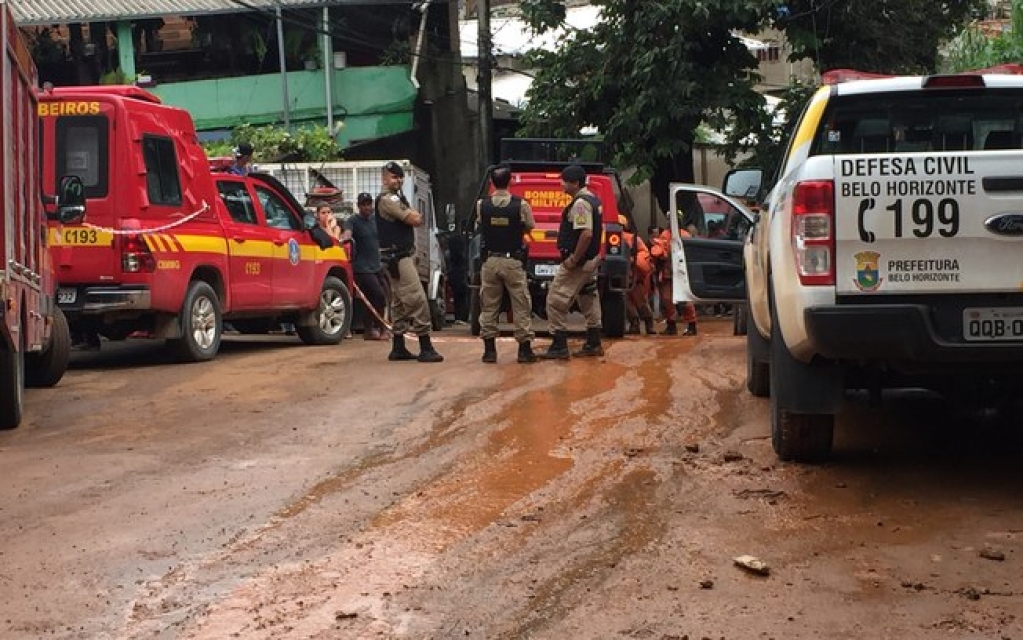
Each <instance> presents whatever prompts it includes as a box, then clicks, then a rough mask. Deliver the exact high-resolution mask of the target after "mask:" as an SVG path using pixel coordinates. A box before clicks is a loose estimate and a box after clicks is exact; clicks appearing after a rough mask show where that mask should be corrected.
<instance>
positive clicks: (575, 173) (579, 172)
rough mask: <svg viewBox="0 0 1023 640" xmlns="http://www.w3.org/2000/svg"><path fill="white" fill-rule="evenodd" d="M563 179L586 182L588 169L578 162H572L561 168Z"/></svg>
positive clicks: (580, 182)
mask: <svg viewBox="0 0 1023 640" xmlns="http://www.w3.org/2000/svg"><path fill="white" fill-rule="evenodd" d="M561 179H562V180H564V181H565V182H577V183H579V184H586V169H583V168H582V167H580V166H579V165H577V164H571V165H568V166H567V167H565V168H564V169H562V170H561Z"/></svg>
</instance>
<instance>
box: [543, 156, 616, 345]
mask: <svg viewBox="0 0 1023 640" xmlns="http://www.w3.org/2000/svg"><path fill="white" fill-rule="evenodd" d="M561 176H562V181H564V182H566V183H569V182H574V183H577V184H578V185H579V189H578V190H577V191H576V192H575V193H572V201H571V202H569V203H568V206H567V207H565V209H564V211H562V212H561V225H560V227H559V228H558V251H559V252H560V253H561V257H562V259H563V261H562V263H561V267H560V268H559V269H558V273H557V274H556V275H555V276H554V281H553V282H551V287H550V290H549V291H548V293H547V322H548V324H549V326H550V330H551V331H552V332H553V334H554V342H553V343H552V344H551V347H550V348H549V349H548V350H547V352H546V353H545V354H544V357H545V358H549V359H564V358H567V357H568V344H567V336H568V325H567V316H568V311H569V309H570V308H571V306H572V301H573V300H575V301H576V303H577V304H578V305H579V310H580V311H581V312H582V314H583V315H584V316H585V317H586V344H585V345H584V346H583V348H582V349H581V350H579V351H577V352H576V353H575V355H584V356H588V355H603V353H604V350H603V347H602V346H601V343H600V331H601V320H602V319H601V315H600V299H599V297H598V295H597V286H596V284H597V283H596V280H597V269H598V267H599V266H600V242H601V236H602V235H603V220H602V215H603V214H602V205H601V202H600V198H598V197H597V196H595V195H594V194H593V193H591V192H590V191H589V190H588V189H587V188H586V186H585V184H586V172H585V171H584V170H583V169H582V167H578V166H570V167H566V168H565V170H564V171H562V173H561ZM587 230H589V231H590V232H591V236H590V240H589V242H588V243H587V245H586V246H585V247H584V251H583V253H582V255H581V256H579V255H577V253H576V251H577V248H578V247H579V242H580V239H581V238H582V235H583V232H585V231H587Z"/></svg>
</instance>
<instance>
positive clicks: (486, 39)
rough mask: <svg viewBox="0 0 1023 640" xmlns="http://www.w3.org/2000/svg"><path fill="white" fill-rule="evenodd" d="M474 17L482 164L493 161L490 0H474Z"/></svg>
mask: <svg viewBox="0 0 1023 640" xmlns="http://www.w3.org/2000/svg"><path fill="white" fill-rule="evenodd" d="M476 18H477V20H479V41H478V43H477V47H476V50H477V66H478V67H479V69H478V74H477V76H476V96H477V98H478V99H479V103H478V108H477V112H478V113H479V118H480V146H481V147H482V153H481V155H480V157H481V158H482V159H483V164H484V166H487V167H489V166H490V165H491V164H492V163H493V157H492V156H493V153H494V99H493V96H492V93H491V86H490V85H491V82H492V80H493V73H492V69H491V66H490V57H491V52H492V49H493V43H492V42H491V39H490V0H476Z"/></svg>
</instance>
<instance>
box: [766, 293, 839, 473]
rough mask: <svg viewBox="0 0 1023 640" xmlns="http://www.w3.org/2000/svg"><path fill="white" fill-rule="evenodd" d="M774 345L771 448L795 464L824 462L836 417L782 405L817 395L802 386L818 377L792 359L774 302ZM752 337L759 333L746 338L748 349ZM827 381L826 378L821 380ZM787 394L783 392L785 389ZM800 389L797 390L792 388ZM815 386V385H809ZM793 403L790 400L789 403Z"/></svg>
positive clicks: (771, 375) (771, 379)
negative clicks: (808, 394)
mask: <svg viewBox="0 0 1023 640" xmlns="http://www.w3.org/2000/svg"><path fill="white" fill-rule="evenodd" d="M771 303H772V305H771V307H772V309H771V342H770V344H769V353H770V367H769V369H770V374H769V376H768V377H769V379H770V394H771V445H772V446H773V447H774V452H775V453H776V454H778V458H780V459H781V460H791V461H794V462H821V461H823V460H826V459H827V458H828V457H829V456H830V455H831V447H832V439H833V437H834V431H835V416H834V414H830V413H806V412H795V411H792V410H791V409H790V408H789V407H788V406H786V405H785V404H783V402H785V398H787V397H789V396H792V395H793V394H796V395H798V394H805V393H814V390H813V389H808V388H806V386H807V385H802V384H801V382H809V378H810V377H813V376H814V375H815V372H814V371H813V367H812V366H811V365H807V364H804V363H802V362H800V361H798V360H796V359H795V358H793V357H792V354H791V353H789V349H788V347H787V346H786V345H785V340H784V338H783V337H782V335H781V331H780V329H779V326H778V317H777V315H776V314H775V312H774V304H773V303H774V300H773V299H772V301H771ZM752 335H758V336H759V335H760V334H759V333H758V332H757V331H756V329H755V328H754V330H753V331H750V332H748V333H747V334H746V337H747V345H748V344H749V338H750V336H752ZM821 377H825V376H821ZM785 385H788V386H786V387H785V390H784V392H783V391H782V388H783V386H785ZM792 385H796V386H798V389H796V388H792ZM808 386H812V385H808ZM789 401H791V400H789Z"/></svg>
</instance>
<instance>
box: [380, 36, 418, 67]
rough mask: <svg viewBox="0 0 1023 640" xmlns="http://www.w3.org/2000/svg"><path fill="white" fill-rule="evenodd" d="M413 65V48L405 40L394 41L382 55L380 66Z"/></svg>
mask: <svg viewBox="0 0 1023 640" xmlns="http://www.w3.org/2000/svg"><path fill="white" fill-rule="evenodd" d="M411 63H412V47H411V46H409V43H408V42H407V41H405V40H394V41H392V42H391V44H390V46H388V47H387V49H385V50H384V52H383V53H381V54H380V66H382V67H393V66H398V65H403V64H411Z"/></svg>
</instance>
